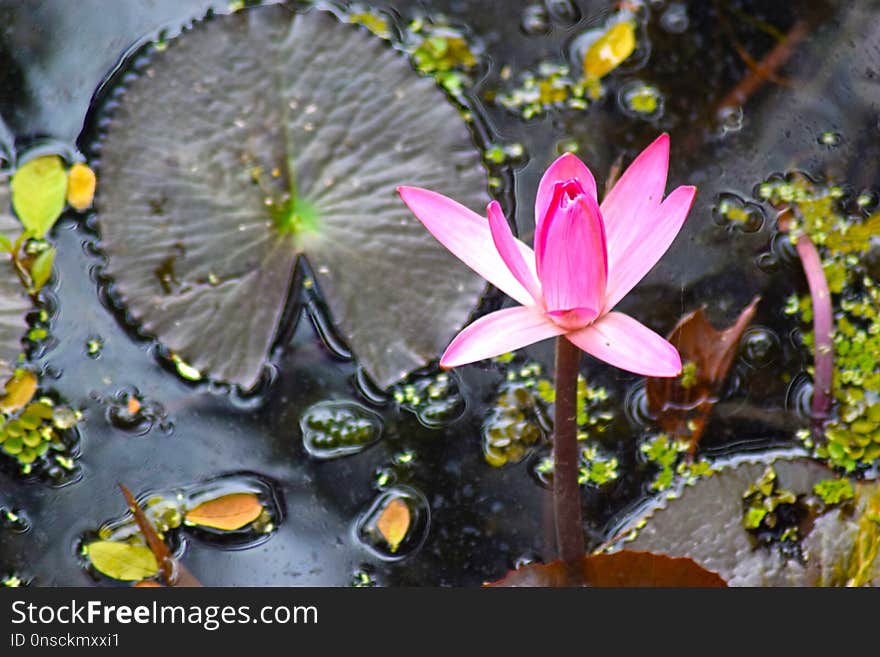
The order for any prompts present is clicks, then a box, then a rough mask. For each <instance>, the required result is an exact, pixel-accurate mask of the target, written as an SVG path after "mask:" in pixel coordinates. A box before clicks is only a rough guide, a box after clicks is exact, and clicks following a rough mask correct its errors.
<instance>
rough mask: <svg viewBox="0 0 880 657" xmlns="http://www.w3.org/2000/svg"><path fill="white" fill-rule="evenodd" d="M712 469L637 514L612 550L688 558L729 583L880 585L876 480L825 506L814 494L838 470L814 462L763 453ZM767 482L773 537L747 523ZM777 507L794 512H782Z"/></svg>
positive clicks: (856, 487)
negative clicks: (849, 497) (773, 516)
mask: <svg viewBox="0 0 880 657" xmlns="http://www.w3.org/2000/svg"><path fill="white" fill-rule="evenodd" d="M774 458H775V460H774ZM768 463H769V464H772V476H771V477H768V476H767V474H768ZM713 467H715V468H717V469H719V471H718V472H717V473H716V474H714V475H712V476H709V477H704V478H701V479H699V480H698V481H697V482H696V483H695V484H694V485H692V486H687V487H684V488H683V489H681V490H680V496H678V497H676V498H674V499H671V500H668V499H665V498H664V499H662V500H657V501H654V502H652V503H651V504H650V505H649V506H648V507H647V508H643V509H642V510H640V511H639V512H637V513H636V514H634V515H633V516H632V517H631V518H630V519H628V520H627V521H626V522H625V523H624V524H623V526H622V527H621V529H620V530H619V531H618V532H617V538H616V539H615V540H613V541H612V542H611V543H609V544H608V545H607V546H606V547H607V548H612V549H617V548H618V547H621V546H623V545H625V546H626V547H627V549H635V550H650V551H652V552H662V553H664V554H669V555H674V556H684V557H690V558H692V559H693V560H694V561H696V562H697V563H699V564H701V565H702V566H704V567H705V568H708V569H710V570H714V571H716V572H718V573H719V574H720V575H721V577H723V578H724V579H726V580H727V581H728V583H729V584H730V585H731V586H816V585H826V586H827V585H845V584H847V583H849V582H850V581H852V582H858V583H861V584H864V583H867V582H873V583H874V584H875V585H877V584H880V560H878V559H876V554H875V555H874V557H872V556H871V554H872V551H873V550H876V549H877V548H878V547H880V545H878V543H877V541H880V532H877V533H876V534H874V533H872V530H873V526H872V525H870V524H869V522H868V521H869V520H870V518H871V517H872V516H871V509H872V508H873V505H877V504H878V501H880V497H878V494H880V485H878V484H877V483H858V484H856V485H855V489H856V495H855V497H856V499H855V500H852V501H848V502H847V503H846V504H847V506H846V507H843V506H825V505H822V504H821V502H820V501H819V500H818V498H816V497H813V496H812V491H813V489H814V487H815V486H816V484H818V483H819V482H821V481H824V480H826V479H829V478H830V477H832V476H833V473H832V472H831V471H830V470H829V469H828V468H826V467H824V466H822V465H819V464H817V463H815V462H813V461H810V460H807V459H795V460H789V459H788V458H786V457H785V455H778V454H777V455H775V456H774V455H770V456H769V457H768V456H766V455H765V456H760V455H757V456H752V457H749V458H748V459H740V460H739V462H738V463H736V464H730V465H728V466H726V467H723V466H719V465H718V464H714V466H713ZM761 488H763V491H760V492H761V493H762V495H764V496H765V497H766V498H767V499H768V500H769V501H771V502H772V504H771V505H769V506H770V507H772V509H773V513H775V514H776V520H775V522H776V523H777V527H776V539H775V540H773V541H769V540H762V537H761V536H760V535H759V534H758V533H756V532H755V531H753V530H751V531H750V530H749V528H748V526H749V525H750V520H753V519H752V518H750V517H749V511H750V510H751V509H754V508H756V507H755V506H754V501H755V492H756V491H759V490H760V489H761ZM780 503H782V504H787V505H788V506H789V509H788V510H785V511H782V512H781V509H780V507H779V504H780ZM764 538H766V537H764Z"/></svg>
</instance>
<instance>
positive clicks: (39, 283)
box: [31, 246, 56, 292]
mask: <svg viewBox="0 0 880 657" xmlns="http://www.w3.org/2000/svg"><path fill="white" fill-rule="evenodd" d="M55 254H56V249H55V247H53V246H50V247H49V248H48V249H45V250H44V251H42V252H40V255H38V256H37V257H36V258H34V260H33V262H32V263H31V282H32V283H33V287H34V292H39V291H40V290H41V289H42V288H43V286H44V285H45V284H46V283H48V282H49V278H50V277H51V276H52V265H54V264H55Z"/></svg>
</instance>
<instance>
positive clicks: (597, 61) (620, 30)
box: [581, 19, 636, 80]
mask: <svg viewBox="0 0 880 657" xmlns="http://www.w3.org/2000/svg"><path fill="white" fill-rule="evenodd" d="M614 20H616V19H614ZM596 32H598V34H596V35H595V40H594V41H592V43H591V44H590V45H589V48H587V51H586V52H585V53H584V56H583V67H584V77H585V78H586V79H588V80H590V79H592V80H599V79H601V78H603V77H605V76H606V75H608V74H609V73H611V71H613V70H614V69H616V68H617V67H618V66H620V65H621V64H622V63H623V62H624V61H625V60H626V59H627V58H628V57H629V56H630V55H632V54H633V52H635V49H636V24H635V21H633V20H627V19H625V20H620V21H619V22H612V23H611V25H610V26H608V27H605V28H602V29H601V30H599V31H596ZM593 36H594V31H590V32H589V33H587V35H584V37H587V38H588V39H589V38H592V37H593ZM584 37H581V38H582V39H583V38H584Z"/></svg>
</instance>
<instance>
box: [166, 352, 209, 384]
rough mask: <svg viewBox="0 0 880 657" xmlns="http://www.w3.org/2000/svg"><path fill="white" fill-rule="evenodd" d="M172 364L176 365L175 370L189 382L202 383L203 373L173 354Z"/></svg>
mask: <svg viewBox="0 0 880 657" xmlns="http://www.w3.org/2000/svg"><path fill="white" fill-rule="evenodd" d="M171 362H172V363H174V369H176V370H177V373H178V374H179V375H180V376H181V377H183V378H184V379H186V380H187V381H201V380H202V373H201V372H199V370H197V369H196V368H195V367H193V366H192V365H189V364H188V363H186V362H184V361H183V360H182V359H181V358H180V356H178V355H177V354H171Z"/></svg>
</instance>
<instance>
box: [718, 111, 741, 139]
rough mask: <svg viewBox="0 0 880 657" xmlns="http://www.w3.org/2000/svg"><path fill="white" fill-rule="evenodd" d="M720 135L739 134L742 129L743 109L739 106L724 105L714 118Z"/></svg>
mask: <svg viewBox="0 0 880 657" xmlns="http://www.w3.org/2000/svg"><path fill="white" fill-rule="evenodd" d="M716 119H717V121H718V128H719V129H720V131H721V134H722V135H724V134H727V133H729V132H739V131H740V130H742V127H743V119H744V114H743V108H742V107H741V106H740V105H725V106H724V107H722V108H721V109H720V110H718V114H717V116H716Z"/></svg>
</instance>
